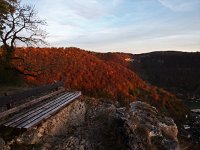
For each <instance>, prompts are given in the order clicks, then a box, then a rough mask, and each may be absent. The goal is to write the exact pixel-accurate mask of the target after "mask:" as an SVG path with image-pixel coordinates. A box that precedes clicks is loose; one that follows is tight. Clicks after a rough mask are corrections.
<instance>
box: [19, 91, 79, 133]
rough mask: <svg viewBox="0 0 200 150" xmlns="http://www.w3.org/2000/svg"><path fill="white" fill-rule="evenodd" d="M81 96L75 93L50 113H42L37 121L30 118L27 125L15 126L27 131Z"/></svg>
mask: <svg viewBox="0 0 200 150" xmlns="http://www.w3.org/2000/svg"><path fill="white" fill-rule="evenodd" d="M80 95H81V94H80V93H76V94H75V95H73V96H72V97H71V98H69V99H66V100H65V101H64V103H62V104H60V105H59V106H57V107H55V108H54V109H50V111H49V110H48V111H45V113H43V115H40V116H38V117H37V119H35V118H36V117H35V118H32V120H31V121H28V122H27V123H24V124H21V125H19V126H17V128H25V129H28V128H30V127H32V126H35V125H36V124H38V123H40V122H41V121H42V120H44V119H47V118H49V117H50V116H52V115H53V114H54V113H56V112H57V111H59V110H60V109H61V108H63V107H64V106H66V105H67V104H69V103H70V102H71V101H73V100H74V99H76V98H77V97H79V96H80ZM34 119H35V120H34Z"/></svg>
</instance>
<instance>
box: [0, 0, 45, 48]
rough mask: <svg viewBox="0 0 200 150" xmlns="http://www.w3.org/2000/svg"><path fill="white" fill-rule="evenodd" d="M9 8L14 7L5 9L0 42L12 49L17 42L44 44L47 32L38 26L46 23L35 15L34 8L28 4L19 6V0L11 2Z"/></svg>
mask: <svg viewBox="0 0 200 150" xmlns="http://www.w3.org/2000/svg"><path fill="white" fill-rule="evenodd" d="M0 1H2V0H0ZM3 1H5V0H3ZM8 1H9V0H8ZM10 1H13V0H10ZM14 1H16V0H14ZM9 4H12V3H9ZM11 8H15V9H14V11H11V10H10V11H7V14H6V17H5V19H4V20H3V21H2V23H1V29H0V38H1V40H0V42H1V43H3V45H4V46H5V47H10V48H11V49H14V47H15V46H16V45H17V44H19V43H24V44H26V45H28V46H38V45H39V44H45V45H46V44H47V43H46V42H45V38H46V36H47V33H46V31H45V30H42V29H41V28H40V26H44V25H46V22H45V20H42V19H40V18H39V17H38V16H37V12H36V11H35V10H34V8H33V7H31V6H29V5H24V6H21V3H20V1H17V2H15V3H13V6H12V7H11ZM1 16H5V15H1ZM1 18H3V17H1Z"/></svg>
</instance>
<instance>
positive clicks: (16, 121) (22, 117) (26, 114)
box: [4, 92, 71, 127]
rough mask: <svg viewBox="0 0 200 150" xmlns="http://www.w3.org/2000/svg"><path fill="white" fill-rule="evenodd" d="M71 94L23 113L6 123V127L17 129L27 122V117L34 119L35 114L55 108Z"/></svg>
mask: <svg viewBox="0 0 200 150" xmlns="http://www.w3.org/2000/svg"><path fill="white" fill-rule="evenodd" d="M70 94H71V93H69V92H67V93H65V94H63V95H62V96H60V97H58V98H56V99H55V100H52V101H50V102H47V103H46V104H41V106H40V107H38V106H37V107H36V108H34V109H32V111H29V112H24V113H23V112H22V114H20V116H18V117H15V116H14V117H13V118H11V119H9V120H8V122H7V123H4V125H5V126H11V127H15V126H16V125H18V124H20V123H22V122H23V121H26V119H27V117H29V118H31V117H33V116H34V115H35V114H37V111H39V112H42V111H43V110H42V109H43V108H46V109H47V108H49V107H51V106H53V105H54V104H56V103H58V102H60V101H61V100H62V98H65V97H68V96H70ZM39 112H38V113H39Z"/></svg>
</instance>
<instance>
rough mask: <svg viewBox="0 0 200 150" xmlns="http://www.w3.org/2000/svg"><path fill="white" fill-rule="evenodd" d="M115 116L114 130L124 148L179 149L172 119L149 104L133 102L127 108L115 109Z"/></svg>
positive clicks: (134, 149) (176, 132)
mask: <svg viewBox="0 0 200 150" xmlns="http://www.w3.org/2000/svg"><path fill="white" fill-rule="evenodd" d="M115 117H116V132H118V137H119V139H120V141H121V142H122V145H123V148H124V149H128V150H143V149H145V150H146V149H159V150H162V149H166V150H177V149H179V144H178V139H177V134H178V129H177V126H176V124H175V123H174V121H173V119H171V118H168V117H165V116H162V115H161V114H159V112H158V111H157V110H156V108H154V107H152V106H150V105H149V104H147V103H144V102H140V101H137V102H133V103H131V104H130V108H129V110H126V109H125V108H124V109H122V108H119V109H117V111H116V116H115Z"/></svg>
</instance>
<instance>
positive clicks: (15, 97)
mask: <svg viewBox="0 0 200 150" xmlns="http://www.w3.org/2000/svg"><path fill="white" fill-rule="evenodd" d="M62 86H64V83H63V82H57V83H54V84H49V85H44V86H40V87H36V88H33V89H28V90H26V91H23V92H20V93H14V94H11V95H8V96H0V106H5V105H7V104H12V103H13V102H16V101H21V100H24V99H26V98H28V97H31V96H38V95H40V94H41V93H44V92H48V91H50V90H53V89H57V88H59V87H62Z"/></svg>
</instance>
